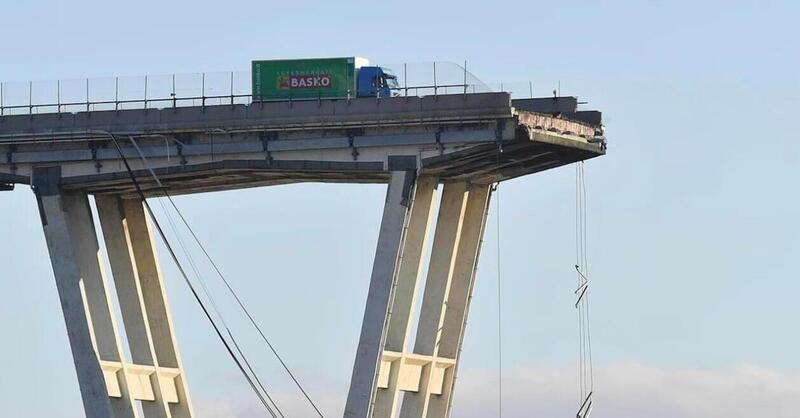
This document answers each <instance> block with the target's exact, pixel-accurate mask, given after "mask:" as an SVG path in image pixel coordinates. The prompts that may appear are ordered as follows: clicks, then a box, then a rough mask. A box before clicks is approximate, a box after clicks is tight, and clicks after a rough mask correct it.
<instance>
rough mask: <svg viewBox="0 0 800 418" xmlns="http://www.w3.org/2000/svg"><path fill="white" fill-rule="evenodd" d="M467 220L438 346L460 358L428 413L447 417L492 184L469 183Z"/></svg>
mask: <svg viewBox="0 0 800 418" xmlns="http://www.w3.org/2000/svg"><path fill="white" fill-rule="evenodd" d="M468 193H469V197H468V199H467V207H466V210H465V212H464V223H463V225H462V229H461V237H460V240H459V243H458V249H457V255H456V263H455V265H454V270H453V275H452V279H451V284H450V291H449V292H448V295H447V300H446V302H445V311H444V318H443V319H442V325H441V331H440V335H439V340H438V346H437V348H436V356H437V357H441V358H446V359H453V360H456V361H455V364H454V365H453V366H452V367H449V368H447V369H445V372H444V377H443V381H442V387H441V394H440V395H431V397H430V399H429V401H428V402H429V405H428V413H427V417H429V418H445V417H447V416H448V415H449V409H450V405H451V400H452V394H453V388H454V385H455V373H456V371H457V369H458V359H459V355H460V352H461V344H462V343H463V340H464V329H465V326H466V319H467V313H468V311H469V302H470V300H471V298H472V289H473V288H474V285H475V272H476V267H477V263H478V255H479V253H480V247H481V242H482V241H483V232H484V230H485V228H486V215H487V209H488V206H489V194H490V193H489V186H482V185H471V186H470V187H469V192H468Z"/></svg>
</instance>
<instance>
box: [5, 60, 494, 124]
mask: <svg viewBox="0 0 800 418" xmlns="http://www.w3.org/2000/svg"><path fill="white" fill-rule="evenodd" d="M398 78H400V80H401V82H400V86H399V87H398V89H397V90H396V92H397V94H399V95H400V96H406V97H408V96H422V95H439V94H457V93H462V94H468V93H480V92H488V91H491V89H489V88H488V87H487V86H486V84H484V83H483V82H481V81H480V80H478V79H477V78H476V77H474V76H473V75H472V74H471V73H469V72H468V71H467V70H466V65H464V66H461V65H458V64H453V63H441V62H439V63H417V64H403V72H402V74H398ZM251 83H252V80H251V77H250V72H249V71H247V72H245V71H231V72H224V73H222V72H216V73H195V74H171V75H163V76H152V75H150V76H140V77H113V78H103V79H82V80H66V81H62V80H58V81H43V82H26V83H8V82H3V83H0V116H8V115H35V114H47V113H76V112H90V111H99V110H124V109H163V108H170V107H186V106H203V107H204V106H212V105H234V104H249V103H252V101H253V99H252V95H251V94H250V90H251V88H250V86H251ZM290 100H292V99H290ZM293 100H301V99H293ZM311 100H314V99H311Z"/></svg>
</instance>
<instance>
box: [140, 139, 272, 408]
mask: <svg viewBox="0 0 800 418" xmlns="http://www.w3.org/2000/svg"><path fill="white" fill-rule="evenodd" d="M131 140H132V141H133V138H131ZM134 144H135V142H134ZM137 150H138V147H137ZM139 152H140V155H141V151H140V150H139ZM158 203H159V204H160V205H161V210H162V211H163V212H164V215H165V217H166V218H167V221H168V222H169V225H170V228H171V229H172V232H173V235H175V237H176V238H177V239H178V244H179V245H180V247H181V250H182V251H183V254H184V255H185V256H186V259H187V261H188V262H189V266H190V267H191V268H192V271H193V272H194V275H195V278H196V279H197V282H198V283H200V288H201V289H202V290H203V293H204V294H205V296H206V298H207V299H208V301H209V302H210V304H211V308H212V310H213V311H214V313H215V314H216V315H217V317H218V318H219V319H220V322H222V326H223V328H224V329H225V332H226V333H227V334H228V337H229V338H230V339H231V342H232V343H233V346H234V348H235V349H236V352H237V353H239V357H241V358H242V360H243V361H244V364H245V366H246V367H247V370H248V371H249V373H250V375H251V376H252V377H253V379H255V382H256V384H257V386H258V387H259V388H260V389H261V391H262V392H263V393H264V395H266V397H267V400H269V402H270V403H271V406H272V407H273V408H274V409H275V411H276V412H277V413H278V415H279V416H281V417H282V418H284V415H283V412H282V411H281V409H280V408H279V407H278V404H277V403H276V402H275V400H273V399H272V397H271V396H270V394H269V392H268V391H267V389H266V387H265V386H264V384H263V383H262V382H261V379H260V378H259V377H258V374H257V373H256V371H255V370H254V369H253V367H252V366H251V365H250V361H249V360H248V359H247V356H245V354H244V352H243V351H242V349H241V348H240V347H239V344H238V343H237V342H236V339H235V337H234V336H233V332H231V329H230V328H229V327H228V323H227V321H225V317H224V316H223V315H222V313H221V312H220V310H219V307H218V306H217V304H216V302H215V301H214V297H213V296H212V295H211V292H210V291H209V289H208V287H207V286H206V284H205V280H203V277H202V275H201V274H200V271H199V269H198V268H197V264H196V263H195V262H194V258H193V257H192V255H191V253H190V252H189V251H188V250H187V247H186V245H185V243H184V242H183V238H181V235H180V234H179V233H178V228H177V227H176V226H175V222H174V221H173V220H172V216H170V215H169V212H168V211H167V208H166V206H164V202H162V201H161V200H159V201H158Z"/></svg>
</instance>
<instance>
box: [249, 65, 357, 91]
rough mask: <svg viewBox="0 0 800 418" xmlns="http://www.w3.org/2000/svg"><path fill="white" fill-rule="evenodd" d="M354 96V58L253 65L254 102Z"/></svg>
mask: <svg viewBox="0 0 800 418" xmlns="http://www.w3.org/2000/svg"><path fill="white" fill-rule="evenodd" d="M354 96H355V60H354V59H353V58H323V59H302V60H275V61H253V100H255V101H260V100H294V99H301V100H302V99H332V98H346V97H354Z"/></svg>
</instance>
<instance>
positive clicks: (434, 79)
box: [433, 61, 438, 96]
mask: <svg viewBox="0 0 800 418" xmlns="http://www.w3.org/2000/svg"><path fill="white" fill-rule="evenodd" d="M433 95H434V96H437V95H438V88H437V87H436V61H434V62H433Z"/></svg>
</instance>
